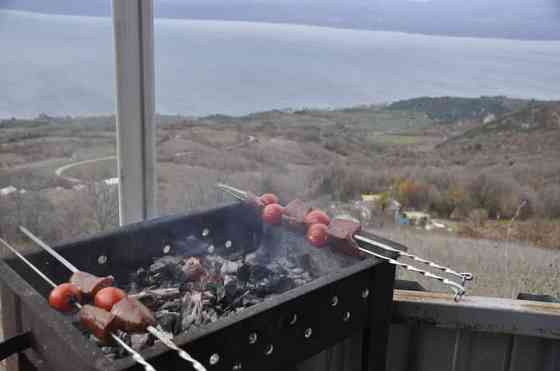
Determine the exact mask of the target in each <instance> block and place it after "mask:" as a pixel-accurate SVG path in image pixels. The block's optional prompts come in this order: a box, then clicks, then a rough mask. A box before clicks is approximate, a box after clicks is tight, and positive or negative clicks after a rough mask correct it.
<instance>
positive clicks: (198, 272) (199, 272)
mask: <svg viewBox="0 0 560 371" xmlns="http://www.w3.org/2000/svg"><path fill="white" fill-rule="evenodd" d="M183 273H184V274H185V280H186V281H198V280H199V279H200V278H201V277H202V276H204V275H205V274H206V271H205V270H204V267H202V264H200V259H199V258H196V257H194V256H192V257H190V258H188V259H187V260H185V265H184V266H183Z"/></svg>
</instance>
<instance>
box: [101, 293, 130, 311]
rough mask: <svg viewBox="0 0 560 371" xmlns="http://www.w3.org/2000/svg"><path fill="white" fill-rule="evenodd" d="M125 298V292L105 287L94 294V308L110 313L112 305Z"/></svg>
mask: <svg viewBox="0 0 560 371" xmlns="http://www.w3.org/2000/svg"><path fill="white" fill-rule="evenodd" d="M124 297H126V292H124V291H123V290H121V289H118V288H116V287H105V288H104V289H101V290H99V291H98V292H97V294H95V298H94V299H93V301H94V303H95V306H96V307H98V308H103V309H105V310H106V311H108V312H110V311H111V308H113V305H115V304H116V303H117V302H119V301H120V300H121V299H122V298H124Z"/></svg>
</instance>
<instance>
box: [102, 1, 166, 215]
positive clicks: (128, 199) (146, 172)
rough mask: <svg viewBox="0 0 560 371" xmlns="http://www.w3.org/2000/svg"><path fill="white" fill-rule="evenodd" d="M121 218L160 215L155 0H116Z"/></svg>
mask: <svg viewBox="0 0 560 371" xmlns="http://www.w3.org/2000/svg"><path fill="white" fill-rule="evenodd" d="M112 3H113V5H112V6H113V37H114V53H115V87H116V122H117V163H118V177H119V222H120V224H121V225H124V224H129V223H134V222H138V221H142V220H145V219H149V218H151V217H154V216H155V215H156V214H157V203H156V202H157V193H156V191H157V176H156V148H155V135H156V127H155V125H156V124H155V117H154V114H155V112H154V109H155V108H154V107H155V88H154V80H155V79H154V69H155V68H154V6H153V0H113V1H112Z"/></svg>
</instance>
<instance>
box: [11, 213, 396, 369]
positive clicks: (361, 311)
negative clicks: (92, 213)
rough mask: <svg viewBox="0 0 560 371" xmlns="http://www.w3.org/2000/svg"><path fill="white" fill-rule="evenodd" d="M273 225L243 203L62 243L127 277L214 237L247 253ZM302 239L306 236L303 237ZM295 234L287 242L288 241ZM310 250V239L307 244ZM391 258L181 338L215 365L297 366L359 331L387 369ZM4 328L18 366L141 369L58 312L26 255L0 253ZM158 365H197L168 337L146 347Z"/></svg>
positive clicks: (104, 270) (230, 252)
mask: <svg viewBox="0 0 560 371" xmlns="http://www.w3.org/2000/svg"><path fill="white" fill-rule="evenodd" d="M265 229H266V227H264V226H263V225H262V223H261V221H260V218H259V217H258V215H257V214H256V212H255V210H254V208H252V207H250V206H247V205H245V204H236V205H231V206H226V207H222V208H218V209H213V210H209V211H205V212H201V213H196V214H191V215H177V216H169V217H161V218H156V219H152V220H149V221H145V222H141V223H136V224H132V225H128V226H126V227H122V228H119V229H117V230H115V231H112V232H110V233H106V234H102V235H98V236H94V237H91V238H87V239H83V240H79V241H76V242H71V243H66V244H63V245H60V246H58V247H55V248H56V250H57V251H58V252H59V253H60V254H61V255H62V256H64V257H65V258H67V259H68V260H69V261H71V262H73V263H74V264H75V265H76V266H78V267H80V269H83V270H84V271H88V272H91V273H93V274H96V275H99V276H105V275H113V276H115V279H116V280H117V281H126V280H127V279H128V278H129V276H130V275H131V273H132V272H134V271H135V270H136V269H138V267H143V266H147V265H150V264H151V263H153V261H154V259H156V258H160V257H162V256H164V255H168V254H173V252H174V250H175V249H179V248H184V241H185V239H187V238H189V237H192V236H196V237H197V238H199V239H200V240H202V241H209V243H211V244H212V246H213V250H214V249H215V253H216V254H219V255H222V256H241V255H245V254H249V253H251V252H254V251H256V250H257V249H259V248H260V249H263V248H266V246H267V243H269V242H270V241H267V236H266V234H265V233H264V232H263V231H264V230H265ZM302 238H303V237H302ZM288 242H289V240H288ZM309 248H310V249H313V247H309ZM27 257H28V259H29V260H30V261H31V262H32V263H33V264H34V265H36V266H37V267H38V268H39V269H40V270H41V271H42V272H44V273H45V274H46V275H47V276H49V277H51V278H53V279H55V280H56V281H57V282H63V281H66V280H67V279H68V278H69V276H70V272H69V271H68V270H67V269H66V268H65V267H64V266H62V265H61V264H60V263H59V262H57V261H56V260H55V259H54V258H53V257H52V256H51V255H49V254H47V253H46V252H43V251H40V252H34V253H30V254H28V255H27ZM394 273H395V270H394V266H393V265H390V264H388V263H387V262H383V261H381V260H378V259H375V258H370V259H365V260H358V261H356V262H355V263H354V264H352V265H349V266H347V267H345V268H341V269H339V270H336V271H334V272H332V273H330V274H328V275H325V276H321V277H318V278H316V279H314V280H312V281H310V282H307V283H305V284H303V285H300V286H297V287H295V288H293V289H291V290H289V291H286V292H283V293H281V294H279V295H275V296H273V297H270V298H268V299H267V300H264V301H262V302H260V303H258V304H255V305H253V306H250V307H248V308H246V309H244V310H243V311H240V312H239V313H235V314H232V315H229V316H227V317H225V318H221V319H219V320H217V321H216V322H213V323H211V324H208V325H206V326H203V327H200V328H196V329H194V330H192V331H188V332H185V333H182V334H180V335H178V336H176V337H175V338H174V342H175V343H176V344H178V345H179V346H180V347H182V348H184V349H185V350H188V352H189V353H190V354H191V355H192V356H193V357H195V358H196V359H198V360H199V361H200V362H201V363H203V364H204V365H205V366H206V367H207V369H208V370H209V371H211V370H216V371H218V370H228V371H230V370H233V371H240V370H263V369H265V370H273V369H280V368H286V367H288V368H290V367H294V366H295V365H297V364H298V363H300V362H302V361H304V360H306V359H308V358H309V357H311V356H313V355H314V354H317V353H319V352H321V351H323V350H325V349H328V348H329V347H332V346H334V345H336V344H337V343H339V342H341V341H343V340H344V339H346V338H348V337H350V336H355V335H356V334H361V336H362V352H361V353H362V362H361V365H362V369H364V370H369V369H373V368H375V369H376V370H382V369H384V368H385V354H386V346H387V337H388V326H389V321H390V314H391V303H392V293H393V283H394ZM0 281H1V284H2V315H3V324H4V335H5V337H6V338H11V339H10V340H8V341H6V342H4V343H3V344H1V345H0V356H2V357H5V356H7V355H9V354H11V353H18V356H17V365H18V366H19V367H20V369H21V370H76V369H80V370H115V371H116V370H141V369H142V367H141V366H140V365H138V364H137V363H136V362H135V361H134V360H133V359H132V358H131V357H125V358H120V359H115V360H111V359H109V358H107V357H106V356H105V355H104V353H103V352H102V350H101V349H100V348H99V347H98V346H97V345H96V344H94V343H93V342H91V341H89V340H88V339H87V338H86V337H85V336H84V335H83V334H82V333H81V332H80V331H79V330H78V329H77V328H76V327H75V326H74V325H73V324H72V320H71V318H70V317H68V316H65V315H62V314H60V313H58V312H56V311H54V310H52V309H51V308H50V307H49V306H48V304H47V302H46V300H45V297H46V296H47V295H48V292H49V291H50V288H51V287H50V286H49V285H48V284H47V283H46V282H45V281H44V280H43V279H41V278H40V277H39V276H38V275H37V274H36V273H35V272H34V271H32V270H31V269H30V268H29V267H28V266H26V265H25V264H24V263H23V262H22V261H21V260H19V259H17V258H15V257H13V256H11V255H8V254H6V255H5V257H4V258H3V259H2V260H0ZM141 354H142V356H143V357H144V358H145V359H146V360H148V361H149V362H150V363H151V364H152V365H153V366H154V367H155V368H156V369H157V370H160V371H161V370H175V369H179V368H181V369H185V368H188V367H190V366H189V365H188V364H187V363H185V362H184V361H183V360H181V359H180V358H179V357H178V356H177V354H176V353H175V352H173V351H171V350H169V349H168V348H167V347H165V346H164V344H161V343H159V342H156V343H155V344H154V345H153V346H151V347H148V348H147V349H144V350H142V351H141Z"/></svg>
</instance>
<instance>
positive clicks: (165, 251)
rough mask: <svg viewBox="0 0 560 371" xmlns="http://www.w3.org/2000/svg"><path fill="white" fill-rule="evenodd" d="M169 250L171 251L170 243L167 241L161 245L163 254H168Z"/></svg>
mask: <svg viewBox="0 0 560 371" xmlns="http://www.w3.org/2000/svg"><path fill="white" fill-rule="evenodd" d="M170 251H171V245H170V244H168V243H166V244H165V245H164V246H163V253H164V254H169V252H170Z"/></svg>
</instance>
